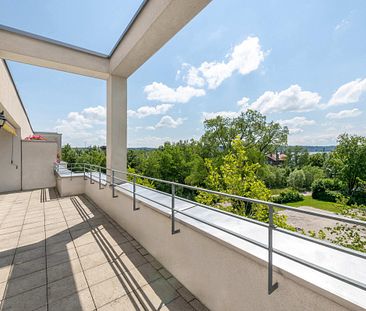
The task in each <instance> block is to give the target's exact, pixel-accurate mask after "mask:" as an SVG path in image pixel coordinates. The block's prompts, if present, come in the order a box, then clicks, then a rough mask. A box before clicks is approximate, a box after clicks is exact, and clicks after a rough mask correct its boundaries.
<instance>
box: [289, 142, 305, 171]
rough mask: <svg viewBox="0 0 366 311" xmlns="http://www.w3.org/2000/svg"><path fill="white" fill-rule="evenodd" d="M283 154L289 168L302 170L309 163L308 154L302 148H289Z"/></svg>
mask: <svg viewBox="0 0 366 311" xmlns="http://www.w3.org/2000/svg"><path fill="white" fill-rule="evenodd" d="M285 154H286V164H287V165H288V166H289V167H291V168H302V167H303V166H305V165H307V164H308V162H309V152H308V151H307V150H306V149H305V148H304V147H302V146H289V147H287V148H286V150H285Z"/></svg>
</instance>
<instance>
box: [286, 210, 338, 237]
mask: <svg viewBox="0 0 366 311" xmlns="http://www.w3.org/2000/svg"><path fill="white" fill-rule="evenodd" d="M298 209H302V210H306V211H314V212H319V213H324V214H331V215H335V213H332V212H329V211H323V210H319V209H317V208H314V207H310V206H301V207H298ZM279 213H280V214H283V215H287V217H288V218H287V223H288V224H289V225H292V226H294V227H296V228H302V229H304V230H305V231H306V232H307V231H309V230H315V231H318V230H320V229H324V227H334V226H335V225H336V224H337V221H335V220H332V219H327V218H322V217H318V216H312V215H308V214H303V213H297V212H293V211H289V210H285V211H281V212H279Z"/></svg>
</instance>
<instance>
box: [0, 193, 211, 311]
mask: <svg viewBox="0 0 366 311" xmlns="http://www.w3.org/2000/svg"><path fill="white" fill-rule="evenodd" d="M0 236H1V240H0V298H1V308H0V309H1V310H96V309H98V310H206V308H205V307H204V306H203V305H202V304H201V303H200V302H199V301H198V300H197V299H196V298H195V297H194V296H193V295H192V294H191V293H190V292H189V291H188V290H187V289H186V288H184V287H183V286H182V284H180V283H179V282H178V281H177V280H176V279H175V278H174V276H172V275H171V274H170V273H169V272H168V271H167V270H166V269H165V268H164V267H163V266H162V265H161V264H160V263H159V262H158V261H157V260H156V259H155V258H154V257H153V256H151V255H150V254H149V253H148V252H147V251H146V249H144V248H143V247H142V246H141V245H140V244H139V243H138V242H137V241H136V240H135V239H134V238H133V237H132V236H131V235H130V234H129V233H128V232H126V231H125V230H124V229H123V228H121V227H120V226H119V225H118V224H117V223H116V222H114V221H113V220H112V219H111V218H110V217H108V216H107V215H106V214H105V213H104V212H103V211H102V210H100V209H99V208H98V207H97V206H96V205H95V204H94V203H93V202H91V201H90V200H89V199H88V198H86V197H85V196H72V197H66V198H59V197H58V196H57V192H56V191H55V190H54V189H43V190H35V191H27V192H17V193H10V194H2V195H0Z"/></svg>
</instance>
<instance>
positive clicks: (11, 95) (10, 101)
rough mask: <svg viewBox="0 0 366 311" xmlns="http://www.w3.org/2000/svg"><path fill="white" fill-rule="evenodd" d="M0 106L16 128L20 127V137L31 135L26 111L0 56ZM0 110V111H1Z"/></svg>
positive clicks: (31, 131)
mask: <svg viewBox="0 0 366 311" xmlns="http://www.w3.org/2000/svg"><path fill="white" fill-rule="evenodd" d="M0 108H1V110H2V109H4V110H5V116H6V117H7V118H9V119H10V122H11V123H12V124H13V126H15V127H16V128H19V129H20V135H21V138H22V139H24V138H25V137H27V136H29V135H32V134H33V130H32V127H31V125H30V123H29V121H28V118H27V115H26V112H25V111H24V109H23V106H22V103H21V101H20V99H19V97H18V94H17V91H16V89H15V87H14V85H13V81H12V78H11V76H10V75H9V72H8V70H7V68H6V65H5V62H4V60H3V59H1V58H0ZM1 110H0V111H1Z"/></svg>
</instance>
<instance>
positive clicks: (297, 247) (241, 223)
mask: <svg viewBox="0 0 366 311" xmlns="http://www.w3.org/2000/svg"><path fill="white" fill-rule="evenodd" d="M69 168H70V169H69ZM75 168H79V169H80V168H81V170H80V171H79V172H75V171H77V170H76V169H75ZM103 171H104V172H106V173H105V174H104V173H103ZM56 176H57V187H58V189H59V191H60V193H61V195H72V194H73V193H74V192H75V193H85V194H86V195H87V196H88V198H90V199H92V200H93V201H94V202H96V203H97V204H98V206H100V207H101V208H102V209H103V210H104V211H105V212H106V213H108V214H109V215H110V216H111V217H112V218H113V219H114V220H115V221H117V222H118V223H119V224H121V225H122V227H124V228H125V229H126V230H128V232H129V233H130V234H131V235H132V236H134V237H136V239H137V240H138V241H139V242H140V243H141V244H142V245H143V246H144V247H145V248H146V249H147V250H148V251H150V252H151V254H153V255H154V256H155V257H156V258H157V259H158V260H159V261H160V262H161V263H162V264H163V265H164V266H165V267H167V269H168V270H169V271H171V272H172V273H173V274H174V275H175V277H176V278H177V279H178V280H179V281H180V282H181V283H182V284H184V285H185V286H186V287H187V288H189V289H190V290H191V292H192V293H194V294H195V295H196V296H197V297H198V298H200V299H201V301H202V302H203V303H204V304H206V305H207V307H209V308H210V309H212V310H222V309H228V310H240V309H241V306H245V305H248V306H249V307H248V310H270V309H272V308H273V309H275V310H282V309H283V310H297V309H298V308H299V306H306V307H307V308H309V310H315V309H316V310H362V309H364V308H365V307H366V305H365V301H366V291H365V289H366V284H365V279H366V265H365V260H366V255H365V254H363V253H360V252H356V251H353V250H350V249H346V248H343V247H340V246H337V245H334V244H330V243H327V242H325V241H321V240H316V239H313V238H310V237H307V236H304V235H300V234H297V233H294V232H290V231H287V230H284V229H281V228H276V227H274V226H273V225H272V226H271V225H270V226H268V224H264V223H259V222H256V221H253V220H251V219H247V218H244V217H240V216H237V215H233V214H230V213H226V212H223V211H220V210H217V209H213V208H211V207H209V206H204V205H202V204H198V203H197V202H193V201H189V200H187V199H185V198H182V197H179V196H177V195H172V194H168V193H163V192H160V191H157V190H155V189H150V188H146V187H145V186H142V185H139V184H137V183H136V182H135V180H136V178H134V177H138V176H136V175H134V174H129V173H123V172H119V171H115V170H110V169H105V168H101V167H96V166H93V165H85V166H84V168H83V166H82V165H78V164H76V165H74V166H73V165H65V164H64V165H61V166H58V167H56ZM117 176H119V177H117ZM128 180H132V181H128ZM151 180H154V181H156V182H165V183H166V184H170V185H171V186H172V193H173V194H175V191H174V189H175V188H178V187H186V188H194V187H191V186H186V185H180V184H175V183H170V182H167V181H161V180H156V179H154V178H151ZM195 189H196V188H195ZM200 190H201V191H207V192H210V190H207V189H200ZM220 195H226V194H223V193H220ZM228 196H230V195H228ZM238 199H242V200H248V201H253V202H255V201H256V200H252V199H248V198H238ZM261 203H263V204H267V205H268V206H269V208H270V210H272V212H273V209H272V208H271V206H272V207H275V208H278V209H280V208H281V209H287V210H291V212H293V213H303V214H310V215H312V217H318V218H320V219H321V218H330V219H333V220H337V221H341V222H342V221H344V222H348V223H351V224H353V225H356V226H365V225H366V223H364V222H362V221H358V220H354V219H350V218H343V217H341V216H332V215H329V214H324V213H319V212H313V211H310V212H307V211H301V210H297V209H294V208H291V207H288V206H282V205H278V204H274V203H269V202H261ZM270 224H271V223H270ZM254 297H255V298H254ZM284 305H286V307H283V306H284Z"/></svg>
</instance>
